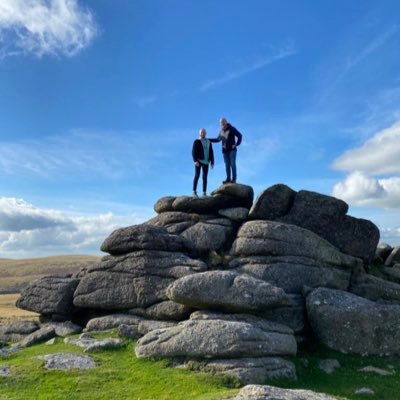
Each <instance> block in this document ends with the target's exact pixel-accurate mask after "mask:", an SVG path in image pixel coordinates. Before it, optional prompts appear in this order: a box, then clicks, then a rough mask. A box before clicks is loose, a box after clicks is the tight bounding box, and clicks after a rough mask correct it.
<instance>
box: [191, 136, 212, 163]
mask: <svg viewBox="0 0 400 400" xmlns="http://www.w3.org/2000/svg"><path fill="white" fill-rule="evenodd" d="M207 140H208V144H209V147H208V160H209V161H210V163H211V165H214V151H213V148H212V144H211V141H210V140H209V139H207ZM192 157H193V161H194V162H196V161H200V160H204V149H203V145H202V143H201V139H196V140H195V141H194V142H193V149H192Z"/></svg>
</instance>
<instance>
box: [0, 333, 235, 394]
mask: <svg viewBox="0 0 400 400" xmlns="http://www.w3.org/2000/svg"><path fill="white" fill-rule="evenodd" d="M134 345H135V343H134V342H133V341H130V340H127V341H126V342H125V343H124V346H123V347H122V348H119V349H114V350H103V351H100V352H97V353H92V354H90V356H91V357H92V358H93V359H94V360H95V361H96V363H97V364H98V366H97V367H96V368H95V369H93V370H88V371H74V372H72V371H68V372H61V371H47V370H45V369H43V368H42V365H43V363H44V362H43V361H42V360H38V359H37V358H36V356H38V355H42V354H49V353H56V352H67V351H68V352H75V353H82V349H81V348H79V347H77V346H73V345H67V344H64V343H63V342H62V339H60V338H58V339H57V341H56V343H55V344H54V345H51V346H49V345H45V344H41V345H36V346H33V347H30V348H27V349H24V350H23V351H21V352H20V353H15V354H13V355H10V356H8V357H6V358H5V357H3V359H1V358H0V364H2V365H8V366H10V368H11V371H12V376H11V377H5V378H0V399H2V400H14V399H15V400H17V399H28V398H34V399H38V400H47V399H48V400H50V399H51V400H57V399H59V400H77V399H85V400H103V399H104V400H106V399H107V400H109V399H132V400H153V399H154V400H155V399H157V400H187V399H195V400H216V399H223V398H226V397H232V395H233V394H234V393H236V392H237V389H229V388H227V387H226V385H225V384H226V381H227V380H226V378H221V377H218V376H213V375H210V374H205V373H195V372H191V371H186V370H181V369H174V368H168V367H167V364H166V362H165V361H149V360H143V359H138V358H136V356H135V354H134Z"/></svg>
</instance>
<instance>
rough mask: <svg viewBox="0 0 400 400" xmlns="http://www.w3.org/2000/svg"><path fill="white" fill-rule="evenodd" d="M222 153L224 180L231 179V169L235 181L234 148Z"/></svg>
mask: <svg viewBox="0 0 400 400" xmlns="http://www.w3.org/2000/svg"><path fill="white" fill-rule="evenodd" d="M223 154H224V162H225V169H226V180H227V181H230V180H231V170H232V180H234V181H236V149H235V150H231V151H229V152H227V153H223Z"/></svg>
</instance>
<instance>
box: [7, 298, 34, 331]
mask: <svg viewBox="0 0 400 400" xmlns="http://www.w3.org/2000/svg"><path fill="white" fill-rule="evenodd" d="M18 297H19V294H0V324H2V323H9V322H13V321H17V320H20V319H22V320H27V319H38V317H39V314H36V313H33V312H29V311H25V310H21V309H20V308H17V307H15V302H16V301H17V299H18Z"/></svg>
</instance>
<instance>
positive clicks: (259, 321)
mask: <svg viewBox="0 0 400 400" xmlns="http://www.w3.org/2000/svg"><path fill="white" fill-rule="evenodd" d="M190 319H191V320H196V321H198V320H207V321H209V320H221V321H231V322H245V323H248V324H250V325H252V326H254V327H257V328H260V329H261V330H263V331H266V332H275V333H282V334H285V335H286V334H287V335H293V330H292V329H291V328H289V327H288V326H286V325H283V324H280V323H278V322H274V321H269V320H267V319H265V318H263V317H260V316H256V315H252V314H225V313H222V312H215V311H195V312H194V313H192V314H191V315H190Z"/></svg>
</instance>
